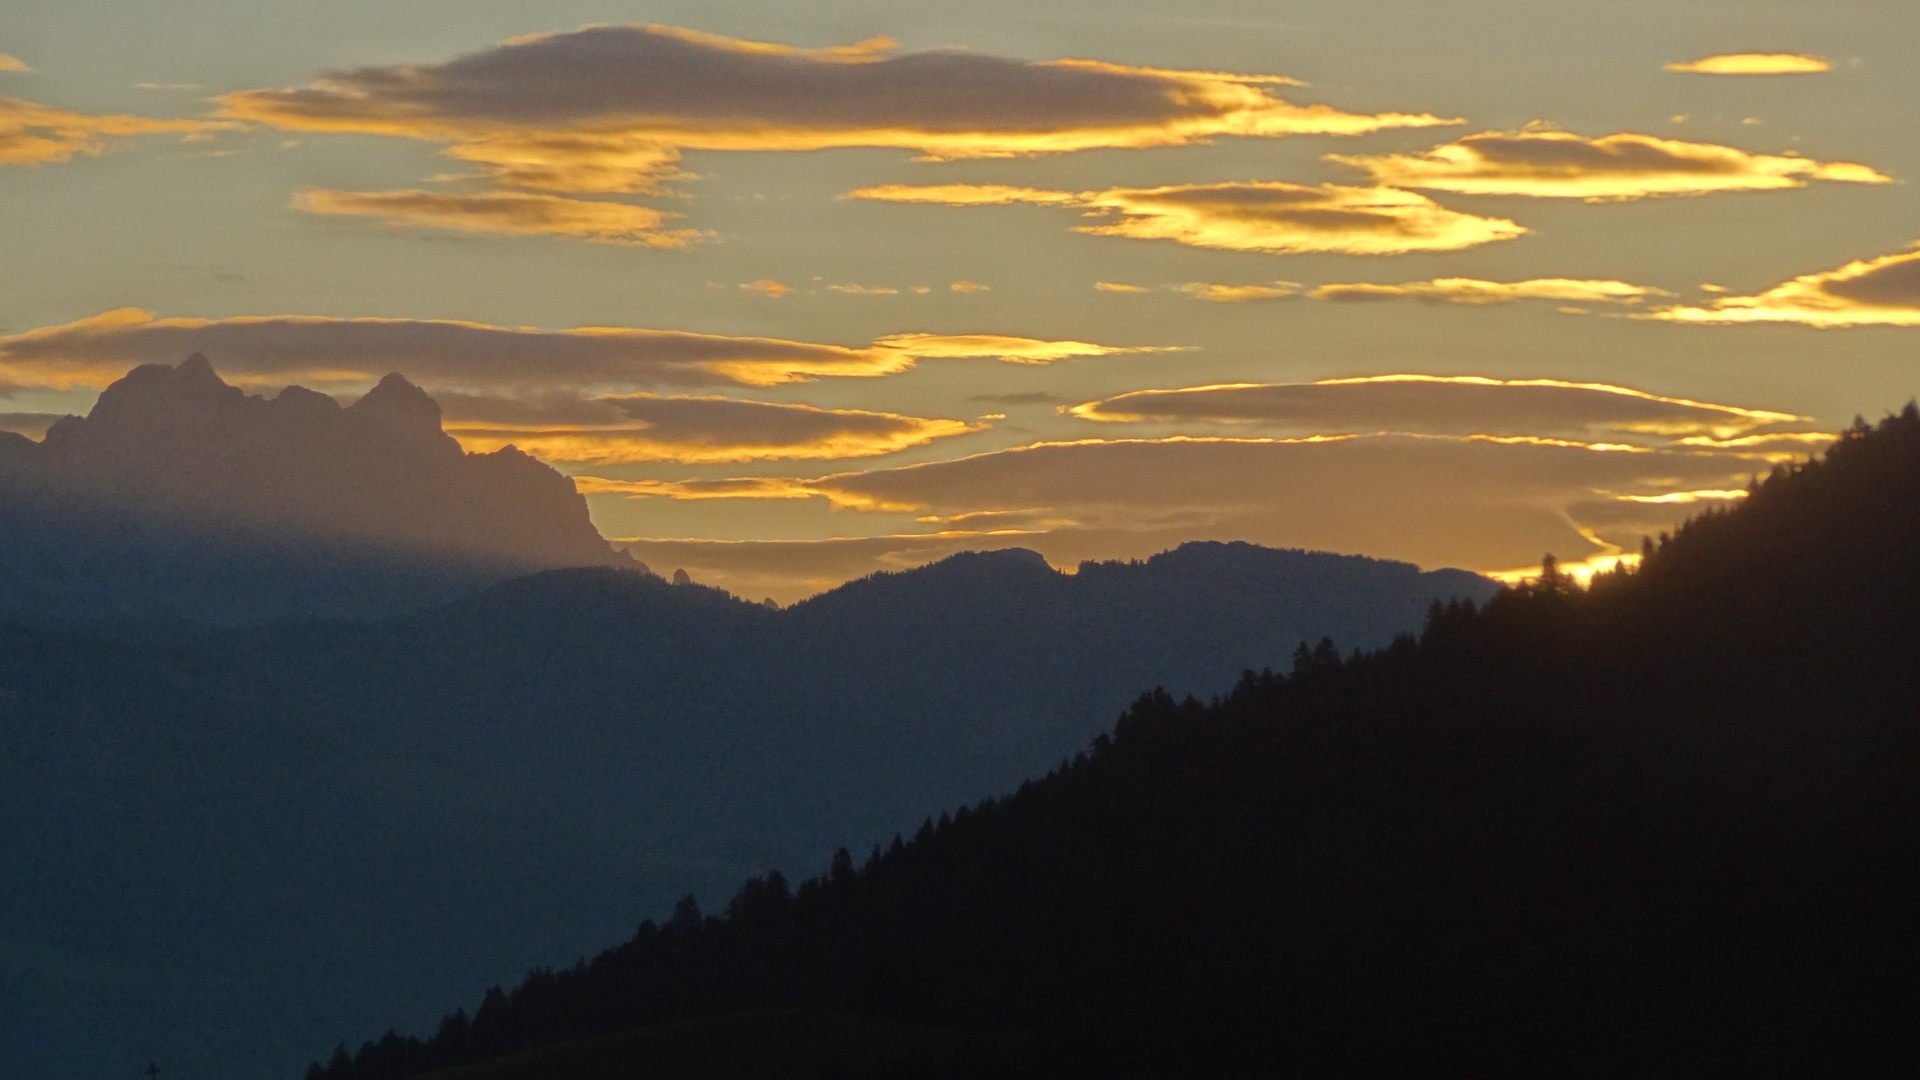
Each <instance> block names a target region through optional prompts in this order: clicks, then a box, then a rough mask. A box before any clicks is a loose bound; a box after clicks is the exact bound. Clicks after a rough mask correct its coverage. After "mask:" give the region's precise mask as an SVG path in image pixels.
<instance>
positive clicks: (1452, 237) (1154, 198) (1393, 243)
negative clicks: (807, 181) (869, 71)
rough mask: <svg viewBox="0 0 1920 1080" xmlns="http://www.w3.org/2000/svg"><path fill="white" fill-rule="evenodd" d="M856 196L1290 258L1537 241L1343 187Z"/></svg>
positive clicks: (920, 190) (1421, 203)
mask: <svg viewBox="0 0 1920 1080" xmlns="http://www.w3.org/2000/svg"><path fill="white" fill-rule="evenodd" d="M847 196H848V197H849V198H856V199H872V200H875V201H879V202H911V203H940V204H943V205H947V206H983V205H1003V204H1009V203H1037V204H1040V205H1046V206H1075V207H1081V208H1084V209H1085V210H1086V211H1087V216H1091V217H1105V218H1108V219H1109V220H1108V221H1107V222H1105V223H1103V224H1097V225H1082V226H1079V227H1078V228H1077V229H1076V230H1075V231H1077V232H1083V233H1089V234H1092V235H1095V236H1124V237H1130V238H1132V239H1136V240H1172V241H1175V242H1177V243H1181V244H1186V245H1189V246H1192V247H1204V248H1221V249H1225V250H1228V251H1262V252H1269V253H1273V254H1283V255H1295V254H1306V253H1316V252H1339V253H1343V254H1348V255H1399V254H1405V253H1407V252H1414V251H1457V250H1459V249H1461V248H1469V247H1477V246H1479V245H1481V244H1486V243H1491V242H1493V241H1496V240H1511V239H1513V238H1514V237H1517V236H1521V235H1524V234H1525V233H1526V232H1527V230H1526V229H1525V228H1523V227H1521V226H1519V225H1516V224H1514V223H1513V222H1511V221H1508V220H1506V219H1504V218H1487V217H1477V216H1475V215H1473V214H1464V213H1460V212H1458V211H1455V210H1448V209H1447V208H1445V207H1443V206H1441V205H1439V204H1438V203H1436V202H1434V201H1433V200H1432V199H1429V198H1427V197H1426V196H1424V195H1417V194H1415V193H1413V192H1411V191H1401V190H1398V189H1397V188H1391V187H1371V188H1360V187H1344V186H1341V185H1338V184H1321V185H1319V186H1318V187H1309V186H1305V185H1301V184H1285V183H1279V182H1277V181H1265V182H1261V181H1248V182H1244V183H1224V184H1177V185H1170V186H1167V187H1156V188H1110V189H1108V190H1106V191H1083V192H1078V193H1075V192H1065V191H1042V190H1038V189H1034V188H1012V187H1000V186H993V185H984V186H980V187H971V186H969V185H965V184H941V185H937V186H929V187H914V186H911V185H907V184H884V185H880V186H877V187H868V188H861V189H859V190H856V191H851V192H848V193H847Z"/></svg>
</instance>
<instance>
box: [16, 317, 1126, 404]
mask: <svg viewBox="0 0 1920 1080" xmlns="http://www.w3.org/2000/svg"><path fill="white" fill-rule="evenodd" d="M1133 351H1138V350H1137V349H1135V348H1131V347H1124V346H1109V345H1097V344H1093V343H1089V342H1081V341H1043V340H1040V339H1036V338H1024V337H1012V336H1004V335H992V334H962V335H941V334H896V335H892V336H889V337H884V338H881V339H880V340H878V341H876V342H874V343H873V344H872V345H869V346H866V347H864V348H855V347H849V346H844V345H828V344H816V343H812V342H804V341H786V340H782V339H779V338H757V337H723V336H719V335H714V334H691V333H683V332H680V331H673V330H644V329H636V328H633V327H583V328H580V329H575V330H559V331H546V330H533V329H526V328H509V327H500V326H489V325H486V324H484V323H471V322H453V321H439V320H409V319H329V318H319V317H314V316H297V315H277V316H260V317H240V318H232V319H219V320H214V319H156V318H154V316H153V314H152V313H151V312H146V311H140V310H136V309H132V308H127V309H122V310H118V311H110V312H106V313H105V314H101V315H96V316H93V317H91V318H86V319H81V320H79V321H77V322H71V323H66V324H64V325H60V326H49V327H43V328H41V329H37V330H30V331H27V332H26V333H22V334H15V335H12V336H9V337H0V385H12V386H15V387H44V388H49V389H87V388H91V389H99V388H101V387H104V386H106V385H107V384H108V383H110V382H112V381H113V380H114V379H117V378H119V377H120V376H121V375H123V374H125V373H126V372H127V370H128V369H130V368H132V367H135V366H137V365H139V364H144V363H152V362H155V361H174V360H177V359H178V358H179V357H184V356H187V355H189V354H191V353H195V352H200V353H205V354H206V355H207V356H209V357H210V358H212V359H213V361H214V363H215V364H216V365H218V366H219V367H220V369H221V370H222V371H223V372H225V373H227V374H229V375H230V376H231V377H233V379H234V381H236V382H238V383H240V384H242V385H248V386H277V385H281V384H284V383H288V382H301V383H305V384H309V385H316V386H333V385H364V384H367V383H371V382H373V381H375V380H377V379H379V378H380V377H381V376H382V375H383V374H385V373H387V372H389V371H396V370H397V371H403V372H405V373H406V374H407V375H408V376H409V377H410V378H413V379H414V380H416V381H418V382H419V383H421V384H422V385H424V386H427V387H429V388H431V389H435V390H439V389H467V390H492V391H501V390H506V391H513V392H524V391H539V390H547V389H552V388H555V387H574V388H580V387H588V388H596V387H597V388H609V389H621V388H639V387H647V386H720V385H727V384H735V385H744V386H774V385H779V384H782V383H794V382H806V381H810V380H812V379H815V378H821V377H827V376H839V377H858V376H879V375H892V374H897V373H899V372H902V371H906V370H908V369H909V368H912V367H913V366H914V365H915V364H916V363H917V362H918V361H919V360H921V359H931V358H957V357H978V358H991V359H999V360H1003V361H1008V362H1011V363H1019V364H1035V363H1049V362H1052V361H1055V360H1061V359H1066V358H1070V357H1082V356H1101V355H1108V354H1113V353H1124V352H1133Z"/></svg>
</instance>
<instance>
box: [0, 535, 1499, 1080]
mask: <svg viewBox="0 0 1920 1080" xmlns="http://www.w3.org/2000/svg"><path fill="white" fill-rule="evenodd" d="M1493 591H1494V586H1493V585H1492V583H1490V582H1488V581H1486V580H1485V579H1482V578H1478V577H1475V576H1473V575H1470V574H1463V573H1460V572H1458V571H1441V572H1435V573H1421V572H1420V571H1419V570H1418V569H1417V568H1415V567H1412V566H1409V565H1406V564H1403V563H1389V562H1380V561H1377V560H1372V559H1363V558H1355V557H1347V556H1336V555H1327V554H1310V553H1305V552H1287V551H1273V550H1268V549H1262V548H1256V547H1252V546H1249V545H1244V544H1231V545H1227V544H1197V545H1188V546H1186V547H1183V548H1181V549H1179V550H1178V551H1174V552H1169V553H1166V554H1163V555H1160V556H1156V557H1155V558H1153V559H1151V560H1148V561H1146V562H1144V563H1135V564H1098V565H1088V566H1083V567H1081V568H1080V572H1079V573H1078V574H1074V575H1067V574H1061V573H1058V572H1056V571H1054V570H1052V569H1050V568H1048V567H1047V566H1046V564H1045V563H1044V562H1042V561H1041V560H1040V559H1039V557H1038V556H1036V555H1034V554H1032V553H1030V552H1018V551H1009V552H995V553H991V554H985V555H968V556H959V557H955V558H953V559H950V560H947V561H945V562H942V563H938V564H935V565H932V566H928V567H924V568H921V569H919V570H914V571H909V572H906V573H900V574H886V575H879V576H876V577H874V578H870V579H867V580H865V581H861V582H856V583H853V584H850V585H848V586H846V587H844V588H842V589H839V590H835V591H833V592H831V593H827V594H824V595H823V596H820V597H818V598H815V599H814V600H812V601H809V602H807V603H804V604H800V605H797V606H795V607H792V608H789V609H786V610H770V609H768V608H765V607H762V606H760V605H757V604H750V603H746V602H743V601H740V600H738V599H735V598H734V597H732V596H729V595H727V594H725V593H723V592H720V591H718V590H714V589H709V588H704V587H701V586H698V585H679V586H676V585H670V584H668V583H667V582H666V581H663V580H661V579H660V578H658V577H654V576H652V575H649V574H643V573H638V572H632V571H619V570H615V569H609V568H579V569H569V570H557V571H551V572H547V573H543V574H538V575H533V576H530V577H525V578H519V579H515V580H511V581H507V582H503V583H501V584H498V585H496V586H493V587H491V588H488V589H486V590H484V591H481V592H478V593H475V594H473V595H470V596H467V597H465V598H463V599H461V600H459V601H458V602H456V603H453V604H451V605H448V606H446V607H443V608H439V609H436V610H430V611H423V612H418V613H415V614H412V615H408V616H405V617H401V618H396V619H391V620H387V621H384V622H379V623H339V624H328V623H311V622H309V623H297V624H279V625H272V626H254V627H247V628H244V629H237V630H222V629H209V628H206V627H196V626H192V625H186V624H179V623H151V624H125V625H117V626H115V625H106V624H100V623H94V624H89V626H88V628H87V629H85V630H75V629H68V630H61V631H45V630H30V629H22V628H16V629H14V630H12V631H9V632H10V633H11V634H12V635H13V637H12V638H11V639H9V640H10V641H12V642H14V643H15V644H13V645H11V646H10V648H11V649H12V652H11V653H10V654H9V658H8V659H7V661H6V662H5V663H0V701H13V702H16V703H19V704H20V705H21V706H22V707H30V708H31V710H32V715H34V716H36V717H38V718H39V719H38V720H36V721H35V722H34V723H33V724H31V725H25V726H13V727H6V726H0V730H3V731H5V732H6V733H7V742H6V743H5V745H4V753H0V772H4V775H3V776H0V860H3V861H0V897H4V898H5V903H6V905H7V906H6V907H5V908H4V909H0V999H12V998H14V997H19V998H21V999H24V1000H31V1001H33V1002H34V1003H35V1004H34V1006H33V1008H32V1009H28V1010H21V1011H18V1012H14V1011H9V1010H4V1009H0V1072H7V1073H9V1074H19V1075H27V1076H34V1077H40V1078H48V1080H54V1078H65V1077H74V1078H79V1077H92V1076H98V1075H107V1074H111V1073H114V1072H116V1071H126V1070H127V1069H128V1068H131V1069H132V1070H133V1071H136V1072H137V1071H138V1069H139V1068H141V1067H144V1065H145V1064H146V1062H147V1061H148V1060H150V1059H155V1058H158V1059H160V1060H161V1061H162V1062H163V1064H169V1063H170V1067H171V1068H174V1069H177V1070H179V1071H180V1072H182V1073H189V1072H190V1073H194V1074H199V1075H260V1074H264V1073H271V1072H274V1071H276V1070H278V1071H280V1072H283V1073H284V1072H288V1071H297V1069H298V1066H299V1064H300V1063H302V1062H304V1061H305V1059H306V1056H307V1055H310V1054H311V1053H312V1047H313V1046H314V1045H315V1044H316V1043H330V1042H331V1041H332V1040H333V1039H335V1038H337V1037H340V1036H341V1035H344V1034H348V1033H352V1032H356V1031H361V1030H365V1029H367V1028H370V1027H374V1026H375V1025H383V1024H387V1023H395V1022H403V1023H405V1024H406V1026H409V1027H412V1026H416V1025H421V1024H426V1023H428V1022H429V1021H430V1020H431V1019H432V1018H433V1017H435V1016H436V1015H437V1014H438V1012H439V1010H440V1009H441V1008H443V1006H444V1003H445V1002H447V1001H450V1000H454V999H457V998H458V997H461V996H464V995H467V994H470V993H472V992H474V990H475V989H477V988H479V987H484V986H486V985H487V984H489V983H491V982H495V981H499V980H501V979H503V978H507V977H510V976H512V975H514V974H516V973H518V972H520V971H524V970H525V969H526V968H527V967H528V966H529V965H530V964H533V963H540V962H548V961H549V960H550V959H551V958H552V957H555V956H562V957H572V956H575V955H579V954H580V953H582V952H584V951H586V950H588V949H590V948H594V947H597V946H598V945H599V944H600V943H602V942H604V941H607V940H610V939H612V938H614V937H617V936H623V935H624V934H625V933H627V932H628V931H629V930H630V929H631V927H632V925H633V924H634V923H636V922H637V921H638V920H639V919H640V918H641V916H642V915H644V914H646V913H648V912H649V911H656V910H659V909H661V908H663V907H665V906H667V905H669V904H671V902H672V901H673V899H674V898H675V897H676V896H678V895H679V894H680V893H681V892H683V891H685V890H686V889H689V888H694V889H698V890H700V891H702V892H704V893H708V894H711V893H714V892H718V891H722V890H725V889H729V888H731V887H733V886H734V885H736V884H737V883H738V882H739V881H740V880H741V879H742V878H744V877H745V876H746V875H748V874H750V873H756V872H759V871H761V870H764V869H765V868H766V867H768V866H795V865H805V863H806V862H807V861H808V860H811V859H812V858H814V857H816V855H817V853H818V852H820V851H823V850H831V849H832V848H834V847H836V846H839V845H841V844H849V845H858V844H865V843H870V842H872V841H873V840H875V839H879V838H882V837H886V836H890V835H892V833H893V832H894V831H895V830H898V829H901V828H903V827H906V826H908V825H910V824H912V823H914V822H917V821H918V820H919V819H920V817H921V816H922V815H923V814H924V813H925V812H926V810H927V808H929V807H934V806H940V805H951V804H953V803H956V802H958V801H960V800H963V799H968V798H973V797H975V796H976V795H977V793H979V792H982V791H996V790H1005V789H1008V788H1011V787H1012V786H1013V785H1015V784H1017V783H1018V782H1019V781H1020V780H1021V779H1022V778H1023V777H1026V776H1030V775H1033V774H1035V773H1037V772H1040V771H1044V770H1045V769H1046V768H1048V767H1049V766H1051V765H1053V764H1055V763H1057V762H1058V761H1060V760H1061V759H1062V758H1063V757H1065V756H1068V755H1070V754H1072V753H1073V752H1074V751H1075V750H1076V749H1078V748H1079V747H1082V746H1084V745H1085V744H1086V741H1087V740H1088V739H1089V738H1091V737H1092V736H1093V735H1094V734H1095V733H1097V732H1098V731H1100V730H1101V729H1102V728H1104V727H1105V726H1106V725H1107V724H1108V723H1109V722H1110V721H1111V718H1112V716H1113V715H1114V714H1115V713H1116V712H1117V711H1118V710H1119V709H1120V708H1122V707H1123V706H1124V705H1125V704H1126V703H1127V702H1128V701H1130V700H1131V699H1132V698H1133V697H1134V696H1135V695H1136V694H1137V693H1139V692H1140V690H1142V689H1143V688H1146V687H1150V686H1153V685H1155V684H1162V685H1166V686H1169V687H1174V688H1176V689H1179V690H1183V691H1184V690H1192V691H1194V692H1197V693H1203V694H1206V693H1216V692H1220V691H1224V690H1226V689H1227V688H1229V687H1230V686H1232V685H1233V681H1234V679H1235V678H1237V677H1238V675H1239V673H1240V671H1241V670H1242V669H1243V668H1246V667H1254V668H1258V667H1261V666H1264V665H1269V664H1275V663H1283V662H1284V660H1285V658H1286V656H1287V655H1288V654H1289V652H1290V651H1291V650H1292V649H1293V647H1294V645H1296V644H1297V643H1298V642H1299V641H1300V640H1301V639H1303V638H1308V639H1316V640H1317V639H1318V638H1319V637H1321V636H1322V635H1326V634H1331V635H1334V636H1336V637H1338V638H1340V639H1341V640H1343V641H1347V642H1353V643H1359V644H1367V645H1378V644H1384V643H1386V642H1387V641H1389V640H1391V639H1392V637H1393V635H1394V634H1396V633H1399V632H1403V631H1406V630H1410V629H1413V628H1415V627H1417V626H1418V625H1419V623H1420V619H1421V618H1422V616H1423V613H1424V611H1425V609H1426V607H1427V605H1428V604H1429V603H1430V602H1431V601H1432V600H1433V599H1435V598H1448V597H1454V596H1469V597H1475V598H1480V599H1484V598H1485V597H1487V596H1489V595H1491V593H1492V592H1493ZM9 694H11V695H15V696H14V697H11V698H8V697H6V695H9ZM48 844H53V845H56V847H55V849H54V850H47V849H46V845H48ZM280 845H284V846H280ZM50 875H51V876H53V877H54V878H57V881H58V883H59V884H58V887H57V888H56V887H51V886H48V885H47V884H46V881H47V880H48V877H49V876H50ZM409 1017H411V1019H410V1020H408V1019H406V1018H409ZM208 1018H217V1023H218V1027H217V1029H216V1028H211V1027H209V1026H208V1024H209V1019H208Z"/></svg>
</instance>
